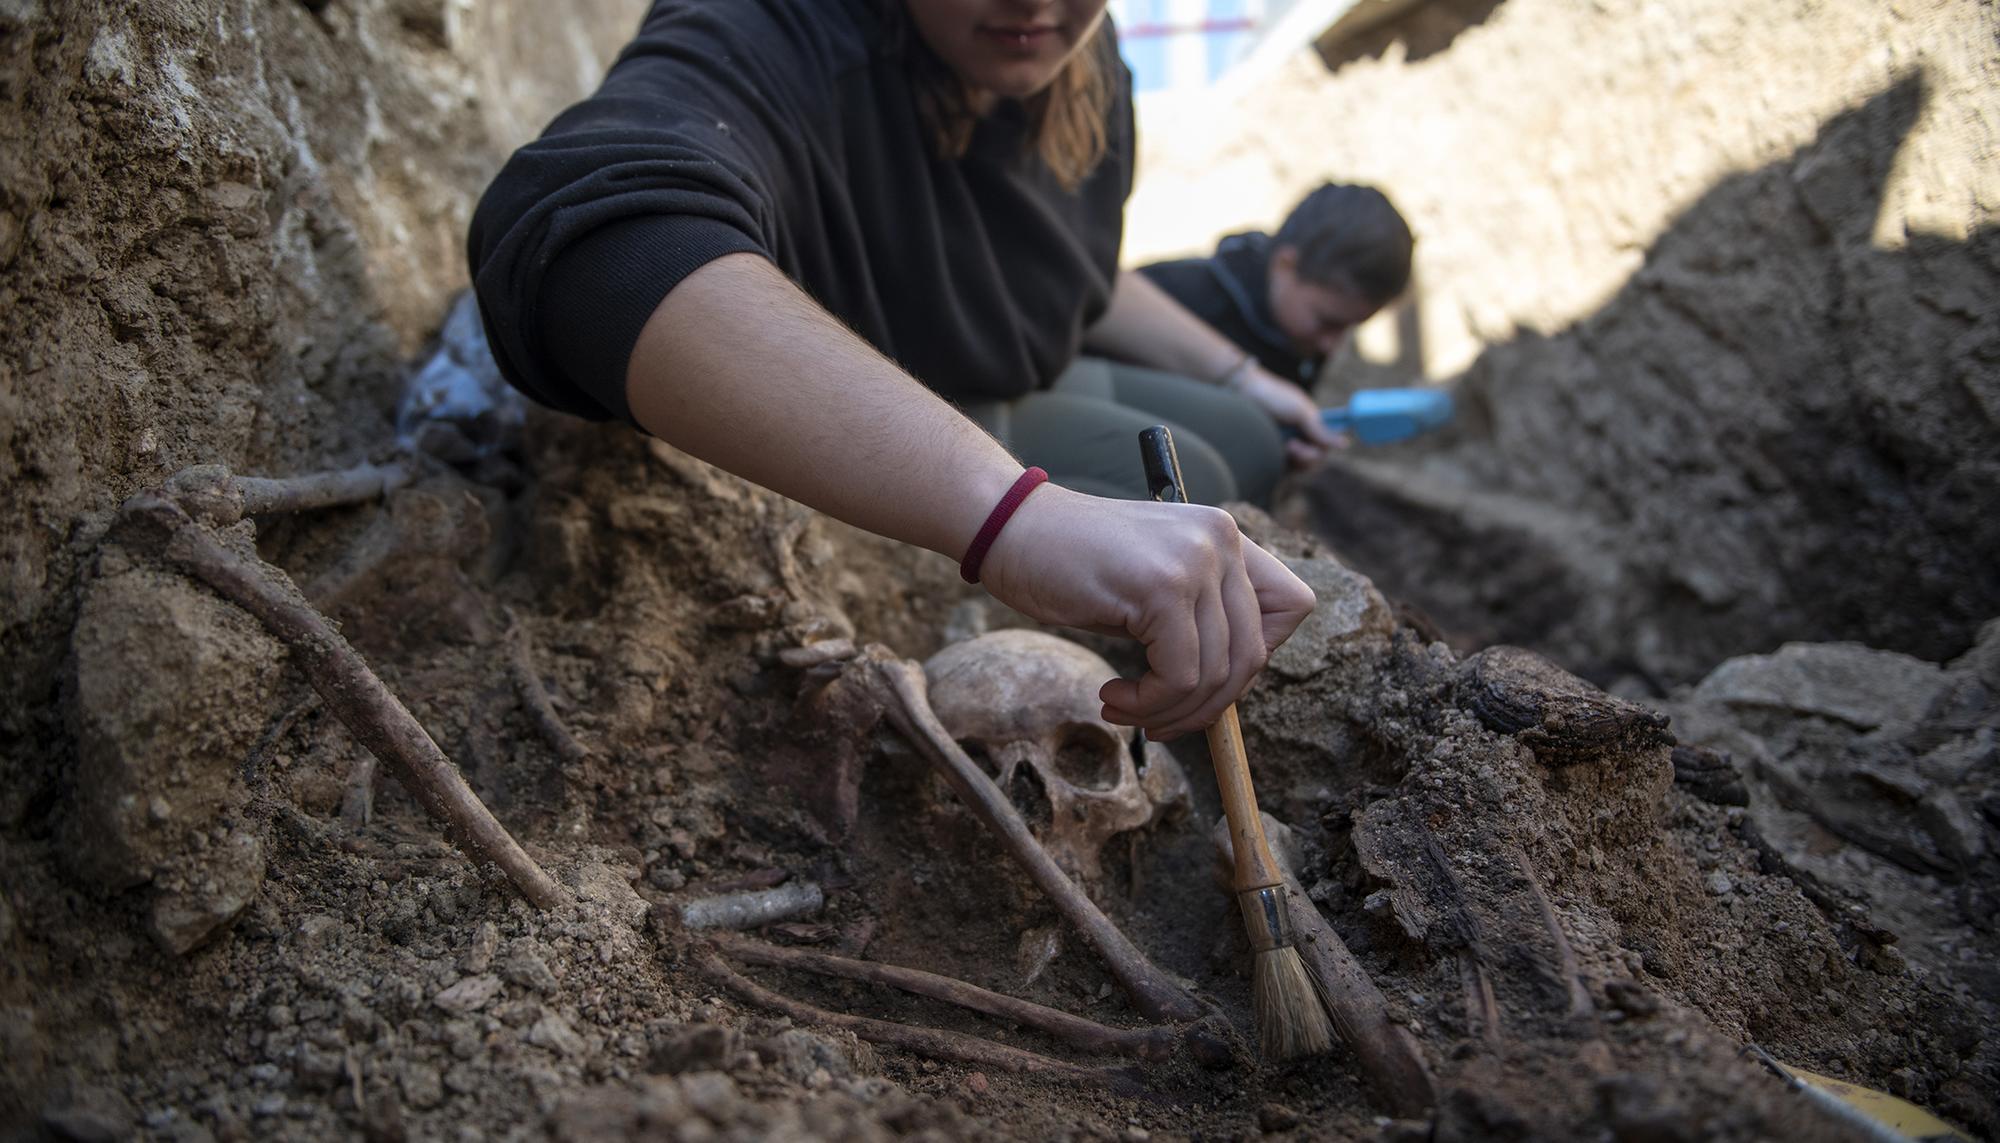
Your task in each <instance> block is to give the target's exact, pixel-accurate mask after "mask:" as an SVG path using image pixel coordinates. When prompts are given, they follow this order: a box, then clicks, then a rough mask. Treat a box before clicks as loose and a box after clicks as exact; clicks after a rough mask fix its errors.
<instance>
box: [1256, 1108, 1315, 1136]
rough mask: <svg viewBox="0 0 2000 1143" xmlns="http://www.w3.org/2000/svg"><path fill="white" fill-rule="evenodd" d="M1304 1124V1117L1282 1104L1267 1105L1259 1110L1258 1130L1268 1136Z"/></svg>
mask: <svg viewBox="0 0 2000 1143" xmlns="http://www.w3.org/2000/svg"><path fill="white" fill-rule="evenodd" d="M1303 1122H1305V1119H1304V1117H1303V1116H1301V1115H1300V1114H1299V1113H1298V1112H1296V1111H1293V1110H1292V1109H1291V1108H1289V1107H1286V1106H1285V1105H1284V1104H1282V1103H1267V1104H1265V1105H1263V1106H1262V1107H1259V1108H1258V1109H1257V1128H1258V1130H1260V1131H1262V1132H1263V1133H1264V1134H1266V1135H1274V1134H1276V1133H1278V1132H1280V1131H1290V1130H1291V1129H1292V1128H1294V1127H1297V1126H1298V1125H1299V1124H1300V1123H1303Z"/></svg>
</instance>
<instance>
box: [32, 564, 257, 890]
mask: <svg viewBox="0 0 2000 1143" xmlns="http://www.w3.org/2000/svg"><path fill="white" fill-rule="evenodd" d="M100 568H101V569H102V570H101V571H100V574H99V575H97V576H96V577H95V578H93V579H92V580H90V582H89V583H88V585H87V586H86V587H85V588H84V591H83V603H82V607H81V608H80V611H79V614H78V616H77V621H76V630H75V633H74V634H72V635H71V637H70V647H71V651H72V654H73V657H74V664H75V665H74V672H75V673H74V676H73V682H74V685H73V686H72V687H70V688H69V694H70V702H69V711H68V714H69V721H70V727H71V730H72V732H73V733H74V735H75V739H76V749H77V763H76V766H77V769H76V812H75V814H74V815H73V818H74V820H73V824H72V826H71V829H72V831H73V834H74V836H73V839H72V842H71V844H70V845H68V846H66V847H65V852H66V853H68V854H69V855H70V857H71V859H72V860H73V861H74V862H75V864H76V867H77V870H78V872H79V873H81V874H82V875H83V876H84V877H85V878H87V879H88V880H90V881H91V882H93V883H95V884H96V885H98V886H99V887H100V888H103V889H107V890H119V889H127V888H130V887H131V886H134V885H138V884H141V883H143V882H145V881H148V880H150V879H151V878H152V877H153V876H154V875H155V874H156V873H157V872H158V871H159V870H160V869H161V868H162V867H163V866H165V865H166V864H167V863H168V862H170V861H171V860H172V859H174V858H175V857H178V856H179V855H180V854H182V853H183V852H184V851H186V850H187V849H188V848H190V846H189V840H190V837H191V835H192V834H194V833H195V832H197V831H204V830H207V829H209V828H210V827H211V826H213V824H214V823H215V822H216V820H217V819H218V818H219V817H221V815H222V814H223V813H224V812H225V811H226V810H228V809H230V808H231V807H233V806H235V805H236V804H238V803H239V802H240V801H241V799H242V798H243V796H244V795H243V791H242V788H241V783H240V781H239V780H238V779H237V777H236V775H237V772H238V768H239V766H240V764H241V763H242V761H243V758H244V756H245V755H247V754H248V753H249V752H250V749H251V747H252V745H253V744H255V742H256V741H257V738H258V735H260V734H261V733H262V732H263V730H264V727H265V726H266V725H267V724H268V723H269V722H270V719H271V717H272V714H273V707H274V704H275V696H276V693H277V686H278V681H279V677H280V670H279V668H280V667H281V666H282V664H283V662H284V658H285V655H284V652H283V650H282V649H281V648H280V647H279V646H278V644H277V642H276V641H275V640H273V639H272V638H271V637H270V636H269V635H268V634H266V633H265V632H264V629H263V628H262V627H261V626H259V625H258V623H257V621H256V620H254V619H252V618H251V617H250V616H249V615H247V614H245V613H243V612H242V611H240V610H238V609H237V608H235V607H232V606H230V605H229V604H227V603H224V602H223V601H222V600H221V599H220V598H218V597H217V596H216V595H215V594H214V593H213V592H210V591H208V590H206V589H204V588H200V587H197V586H195V585H194V584H193V583H191V582H189V581H188V580H187V579H185V578H184V577H182V576H179V575H174V574H171V573H168V572H164V571H160V570H158V569H155V568H152V567H150V566H145V565H140V564H137V563H133V562H129V561H121V560H112V559H108V558H107V559H104V560H102V561H101V562H100ZM231 915H233V913H232V914H231ZM217 923H220V922H217ZM213 927H214V926H213V925H211V926H210V928H211V929H212V928H213Z"/></svg>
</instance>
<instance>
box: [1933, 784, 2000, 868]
mask: <svg viewBox="0 0 2000 1143" xmlns="http://www.w3.org/2000/svg"><path fill="white" fill-rule="evenodd" d="M1917 816H1918V820H1920V821H1922V822H1923V824H1924V829H1925V830H1926V831H1927V832H1928V833H1929V834H1930V835H1931V839H1932V840H1933V841H1935V842H1937V847H1938V850H1939V851H1940V852H1942V853H1943V854H1944V855H1945V856H1946V857H1949V858H1951V859H1952V860H1954V861H1956V862H1958V863H1959V864H1960V865H1962V866H1965V867H1967V868H1968V869H1969V868H1970V867H1971V866H1972V864H1973V863H1974V862H1976V861H1978V860H1979V858H1980V857H1982V856H1984V855H1985V853H1986V830H1985V828H1984V827H1983V826H1982V825H1981V824H1980V822H1979V819H1977V818H1975V817H1973V815H1972V809H1971V807H1969V806H1967V805H1966V804H1965V801H1964V800H1963V799H1962V798H1960V797H1959V796H1958V795H1957V794H1952V793H1940V794H1935V795H1933V796H1931V797H1930V798H1927V799H1926V800H1925V801H1924V803H1923V805H1922V806H1920V807H1919V808H1918V811H1917Z"/></svg>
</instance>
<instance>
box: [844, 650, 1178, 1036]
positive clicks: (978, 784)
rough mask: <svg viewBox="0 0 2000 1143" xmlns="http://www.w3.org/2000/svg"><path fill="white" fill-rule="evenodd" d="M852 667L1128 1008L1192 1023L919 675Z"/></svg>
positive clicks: (863, 661) (906, 665)
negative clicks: (970, 752) (938, 709)
mask: <svg viewBox="0 0 2000 1143" xmlns="http://www.w3.org/2000/svg"><path fill="white" fill-rule="evenodd" d="M855 664H856V665H857V666H858V667H859V668H860V669H861V670H862V671H865V672H867V674H866V675H865V678H866V679H867V680H868V682H869V683H870V684H871V685H872V686H874V688H875V689H876V691H877V693H878V694H879V695H880V696H881V700H882V704H883V707H884V708H885V712H886V713H887V714H888V716H889V721H890V722H892V723H894V724H895V726H896V729H898V730H900V731H901V732H902V733H903V735H904V736H905V737H907V738H908V739H909V740H910V741H911V742H912V743H913V744H914V745H915V746H916V747H917V748H918V750H919V751H920V752H921V753H922V754H923V755H924V757H925V758H926V759H927V760H929V761H930V763H931V764H932V765H933V766H935V767H937V769H938V771H939V772H940V773H941V774H942V775H943V776H944V779H945V781H947V782H949V783H950V784H951V788H952V789H953V790H955V791H956V792H957V793H958V796H959V798H960V799H961V800H963V801H964V802H965V804H966V805H967V806H968V807H969V808H970V809H971V810H972V812H973V813H974V814H975V815H977V816H978V818H979V819H980V820H981V821H982V822H984V823H986V827H987V828H988V829H990V830H992V831H993V832H994V833H995V834H998V835H999V838H1000V843H1001V845H1002V846H1003V847H1004V848H1005V849H1006V851H1007V853H1008V855H1009V856H1011V857H1013V858H1014V860H1015V861H1016V862H1018V863H1019V864H1020V865H1021V866H1022V867H1023V868H1024V869H1025V870H1027V873H1028V876H1029V878H1030V879H1032V880H1033V881H1034V883H1035V886H1036V888H1038V889H1040V890H1041V891H1042V892H1043V893H1044V894H1045V895H1047V896H1048V898H1049V900H1050V901H1051V902H1053V903H1054V904H1055V906H1056V910H1057V911H1058V912H1060V913H1061V914H1062V915H1063V919H1065V920H1067V921H1068V922H1069V923H1070V924H1072V925H1074V926H1075V927H1076V929H1077V931H1078V932H1080V933H1082V934H1083V938H1084V939H1085V940H1086V941H1089V942H1090V945H1091V947H1092V948H1095V949H1096V950H1097V952H1098V955H1099V956H1101V957H1103V958H1104V962H1105V964H1106V965H1107V966H1108V967H1109V968H1110V969H1111V975H1112V976H1113V977H1114V978H1116V979H1117V981H1118V983H1119V985H1120V986H1121V987H1123V988H1124V990H1125V994H1126V995H1127V996H1128V997H1130V998H1131V1000H1132V1004H1133V1006H1134V1007H1136V1008H1138V1010H1139V1011H1140V1012H1141V1013H1143V1014H1144V1015H1145V1016H1146V1018H1147V1019H1150V1020H1160V1021H1167V1022H1173V1023H1178V1022H1181V1021H1188V1020H1196V1019H1199V1018H1200V1017H1201V1016H1202V1015H1203V1014H1204V1011H1205V1010H1204V1009H1203V1008H1202V1006H1201V1005H1200V1004H1198V1003H1196V1002H1195V999H1194V997H1192V996H1190V995H1188V993H1187V992H1185V991H1184V990H1182V988H1181V987H1180V986H1179V985H1178V984H1176V983H1174V981H1173V980H1172V978H1170V977H1168V976H1167V974H1166V973H1164V972H1161V971H1160V970H1159V969H1158V968H1157V967H1155V966H1154V965H1153V963H1152V962H1151V961H1149V960H1147V959H1146V954H1144V953H1142V952H1140V951H1139V949H1138V947H1137V946H1136V945H1134V944H1133V943H1132V942H1131V940H1130V939H1129V938H1127V937H1126V936H1125V934H1124V933H1123V932H1120V931H1119V929H1118V926H1116V925H1114V924H1112V923H1111V919H1110V918H1108V917H1106V916H1105V915H1104V914H1103V912H1102V911H1100V910H1099V909H1098V907H1097V905H1096V904H1095V903H1094V902H1092V901H1091V899H1090V897H1089V896H1088V895H1086V894H1085V893H1084V891H1083V890H1082V889H1080V888H1078V887H1077V885H1076V883H1075V882H1074V881H1071V880H1070V879H1069V877H1068V875H1066V874H1065V873H1064V872H1063V871H1062V869H1061V867H1060V866H1058V865H1057V864H1056V862H1055V859H1054V858H1052V857H1050V856H1049V854H1048V851H1047V850H1045V849H1043V848H1042V846H1041V843H1039V842H1037V841H1036V840H1035V835H1034V834H1033V833H1031V832H1029V830H1028V823H1027V822H1026V821H1024V820H1022V818H1021V813H1020V811H1019V810H1016V809H1015V808H1014V804H1013V803H1012V802H1010V801H1008V800H1007V797H1006V795H1005V794H1003V793H1001V792H1000V788H999V787H998V786H995V785H994V784H993V780H992V779H991V778H988V777H987V776H986V772H985V771H984V770H981V769H980V768H979V765H978V764H977V763H975V762H974V761H973V760H972V759H970V758H968V757H966V754H965V751H963V750H961V749H959V746H958V744H957V743H956V742H953V741H952V739H951V735H950V734H948V733H946V731H945V729H944V727H943V726H942V725H940V724H939V723H938V720H937V716H936V715H935V714H934V713H932V711H931V706H930V701H929V699H928V698H927V697H926V694H925V684H924V672H923V668H921V667H919V666H918V665H917V664H915V663H912V662H910V661H908V660H906V659H898V658H896V657H895V656H894V655H892V654H890V653H889V652H888V651H887V650H886V649H884V648H881V647H875V646H871V647H869V648H867V650H865V651H864V652H863V653H862V654H861V656H860V657H859V658H857V659H856V660H855Z"/></svg>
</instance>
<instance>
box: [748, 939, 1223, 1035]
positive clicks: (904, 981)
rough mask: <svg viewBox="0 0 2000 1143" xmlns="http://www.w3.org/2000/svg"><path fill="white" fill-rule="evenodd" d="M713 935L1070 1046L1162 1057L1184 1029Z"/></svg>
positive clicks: (763, 958) (772, 958)
mask: <svg viewBox="0 0 2000 1143" xmlns="http://www.w3.org/2000/svg"><path fill="white" fill-rule="evenodd" d="M710 940H711V942H712V943H714V944H715V946H716V947H717V948H719V949H721V950H722V952H723V953H724V954H725V955H727V956H730V957H734V958H735V959H737V960H740V961H742V962H744V963H745V964H760V965H764V966H767V967H771V968H793V969H800V970H802V971H805V972H814V973H819V974H821V975H824V976H837V977H840V978H842V979H844V980H859V981H865V982H867V983H870V984H886V985H888V986H889V987H891V988H900V989H902V990H904V991H905V992H912V993H915V994H917V995H918V996H928V997H930V998H931V999H933V1000H942V1001H944V1002H946V1003H947V1004H956V1005H958V1006H959V1007H961V1008H970V1009H972V1010H973V1011H975V1012H984V1013H985V1014H986V1015H988V1016H992V1017H995V1018H997V1019H1000V1020H1007V1021H1010V1022H1012V1023H1015V1024H1020V1025H1022V1026H1023V1027H1028V1028H1034V1029H1036V1030H1037V1031H1041V1032H1046V1033H1048V1034H1049V1035H1051V1036H1054V1037H1056V1038H1057V1039H1059V1040H1062V1041H1063V1042H1064V1043H1067V1044H1068V1045H1069V1046H1071V1047H1073V1048H1079V1049H1081V1050H1083V1051H1086V1052H1097V1053H1109V1054H1116V1055H1124V1056H1136V1057H1138V1058H1139V1059H1142V1060H1164V1059H1167V1058H1168V1057H1170V1056H1172V1055H1173V1054H1174V1052H1175V1051H1176V1050H1177V1049H1178V1048H1179V1046H1180V1041H1181V1037H1182V1034H1183V1030H1182V1029H1179V1028H1170V1027H1160V1026H1157V1025H1156V1026H1154V1027H1150V1028H1112V1027H1109V1026H1107V1025H1104V1024H1099V1023H1098V1022H1097V1021H1095V1020H1086V1019H1084V1018H1083V1017H1081V1016H1072V1015H1070V1014H1069V1013H1067V1012H1061V1011H1057V1010H1056V1009H1054V1008H1047V1007H1044V1006H1042V1005H1040V1004H1036V1003H1034V1002H1033V1001H1029V1000H1022V999H1020V998H1018V997H1013V996H1006V995H1003V994H1001V993H998V992H993V991H990V990H988V989H984V988H981V987H979V986H978V985H976V984H970V983H967V982H966V981H963V980H953V979H952V978H951V977H948V976H939V975H938V974H937V973H934V972H925V971H923V970H922V969H916V968H903V967H901V966H899V965H893V964H881V963H878V962H876V961H865V960H849V959H848V958H846V957H840V956H834V955H832V954H831V953H823V952H814V951H812V950H810V949H794V948H786V947H784V946H782V945H770V944H765V943H764V942H762V941H753V940H749V939H747V938H744V937H737V936H716V937H711V938H710Z"/></svg>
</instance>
